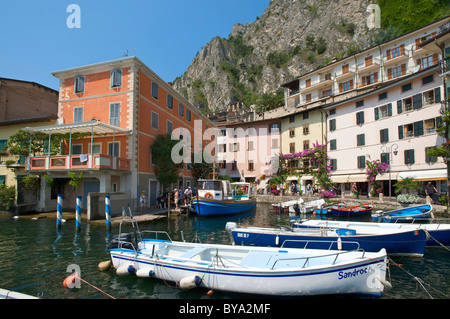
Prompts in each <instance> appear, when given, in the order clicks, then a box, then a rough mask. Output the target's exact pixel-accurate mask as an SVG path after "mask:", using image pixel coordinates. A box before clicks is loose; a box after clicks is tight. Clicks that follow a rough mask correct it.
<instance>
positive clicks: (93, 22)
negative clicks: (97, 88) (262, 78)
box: [0, 0, 270, 89]
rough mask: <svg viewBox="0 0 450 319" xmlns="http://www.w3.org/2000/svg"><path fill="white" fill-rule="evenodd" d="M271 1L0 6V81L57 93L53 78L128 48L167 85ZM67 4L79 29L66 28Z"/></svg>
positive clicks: (36, 1)
mask: <svg viewBox="0 0 450 319" xmlns="http://www.w3.org/2000/svg"><path fill="white" fill-rule="evenodd" d="M269 2H270V0H158V1H157V0H145V1H144V0H128V1H125V0H120V1H119V0H0V30H2V31H1V37H0V39H1V40H0V77H5V78H13V79H18V80H26V81H34V82H37V83H40V84H43V85H45V86H48V87H50V88H53V89H58V85H59V82H58V80H57V79H56V78H55V77H53V75H51V72H53V71H59V70H63V69H68V68H72V67H77V66H82V65H87V64H92V63H96V62H102V61H108V60H114V59H118V58H121V57H122V56H123V54H124V52H125V50H126V49H136V50H133V51H131V50H130V51H129V55H130V56H131V55H135V56H137V57H138V58H139V59H140V60H141V61H142V62H144V63H145V64H146V65H147V66H148V67H150V68H151V69H152V70H153V71H155V72H156V73H157V74H158V75H159V76H160V77H161V78H162V79H163V80H165V81H173V80H174V79H175V78H176V77H177V76H180V75H181V74H183V72H184V71H185V70H186V69H187V67H188V66H189V64H190V63H191V61H192V60H193V58H194V57H195V55H196V53H197V52H198V51H200V50H201V48H202V47H203V46H204V45H205V44H206V43H208V42H209V41H211V39H213V38H214V37H215V36H219V37H222V38H227V37H228V35H229V34H230V33H231V31H232V28H233V25H234V24H235V23H241V24H245V23H248V22H253V21H255V20H256V17H258V16H261V15H262V14H263V12H264V10H265V9H266V8H267V7H268V6H269ZM70 4H77V5H78V6H79V8H80V9H81V15H80V17H81V28H79V29H77V28H72V29H71V28H69V27H68V26H67V24H66V21H67V18H68V17H69V16H70V15H71V14H72V12H67V7H68V6H69V5H70Z"/></svg>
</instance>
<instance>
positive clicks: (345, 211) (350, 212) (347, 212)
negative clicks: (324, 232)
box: [331, 204, 374, 217]
mask: <svg viewBox="0 0 450 319" xmlns="http://www.w3.org/2000/svg"><path fill="white" fill-rule="evenodd" d="M373 207H374V205H373V204H368V205H365V207H361V206H359V207H357V208H352V207H350V208H346V207H342V208H331V213H332V214H333V216H339V217H349V216H360V215H364V214H369V213H371V212H372V209H373Z"/></svg>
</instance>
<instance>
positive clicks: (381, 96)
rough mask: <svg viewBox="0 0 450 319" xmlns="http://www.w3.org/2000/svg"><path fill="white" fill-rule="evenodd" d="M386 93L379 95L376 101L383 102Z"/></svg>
mask: <svg viewBox="0 0 450 319" xmlns="http://www.w3.org/2000/svg"><path fill="white" fill-rule="evenodd" d="M387 97H388V96H387V92H384V93H381V94H380V95H378V100H379V101H381V100H384V99H387Z"/></svg>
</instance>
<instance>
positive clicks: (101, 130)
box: [23, 120, 130, 134]
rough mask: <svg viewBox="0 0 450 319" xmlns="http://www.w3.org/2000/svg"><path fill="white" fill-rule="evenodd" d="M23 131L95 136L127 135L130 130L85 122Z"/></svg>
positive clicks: (30, 128) (94, 122) (31, 128)
mask: <svg viewBox="0 0 450 319" xmlns="http://www.w3.org/2000/svg"><path fill="white" fill-rule="evenodd" d="M23 130H24V131H30V132H43V133H47V134H55V133H61V134H64V133H91V132H93V133H97V134H105V133H116V134H117V133H129V132H130V130H127V129H124V128H121V127H118V126H115V125H111V124H106V123H102V122H100V121H96V120H92V121H87V122H80V123H69V124H59V125H49V126H36V127H26V128H24V129H23Z"/></svg>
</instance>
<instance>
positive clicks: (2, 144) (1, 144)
mask: <svg viewBox="0 0 450 319" xmlns="http://www.w3.org/2000/svg"><path fill="white" fill-rule="evenodd" d="M7 143H8V140H5V139H2V140H0V151H6V149H7Z"/></svg>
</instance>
